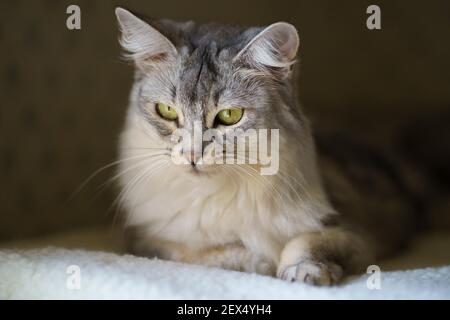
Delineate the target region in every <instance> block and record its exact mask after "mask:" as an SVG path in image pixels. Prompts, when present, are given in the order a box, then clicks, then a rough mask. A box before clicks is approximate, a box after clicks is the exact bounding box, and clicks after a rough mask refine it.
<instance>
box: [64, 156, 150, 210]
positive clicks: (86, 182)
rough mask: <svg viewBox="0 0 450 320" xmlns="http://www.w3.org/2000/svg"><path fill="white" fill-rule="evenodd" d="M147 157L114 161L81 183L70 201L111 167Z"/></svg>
mask: <svg viewBox="0 0 450 320" xmlns="http://www.w3.org/2000/svg"><path fill="white" fill-rule="evenodd" d="M145 157H148V154H144V155H138V156H133V157H129V158H125V159H120V160H116V161H113V162H111V163H109V164H107V165H104V166H103V167H101V168H100V169H97V170H96V171H95V172H94V173H92V174H91V175H90V176H89V177H88V178H87V179H86V180H84V181H83V182H82V183H81V185H80V186H79V187H78V188H77V189H76V190H75V191H74V193H73V194H72V195H71V196H70V197H69V200H68V201H72V200H73V199H74V198H75V197H76V196H77V195H78V194H79V193H80V192H81V191H82V190H83V189H84V188H85V187H86V186H87V185H88V184H89V182H91V180H92V179H94V178H95V177H96V176H97V175H98V174H100V173H102V172H103V171H105V170H107V169H109V168H111V167H114V166H116V165H119V164H121V163H124V162H126V161H131V160H136V159H141V158H145Z"/></svg>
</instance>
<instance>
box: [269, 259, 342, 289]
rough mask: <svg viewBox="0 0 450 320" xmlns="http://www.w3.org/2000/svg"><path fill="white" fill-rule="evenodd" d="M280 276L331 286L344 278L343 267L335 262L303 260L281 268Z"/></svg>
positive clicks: (290, 279) (316, 284)
mask: <svg viewBox="0 0 450 320" xmlns="http://www.w3.org/2000/svg"><path fill="white" fill-rule="evenodd" d="M277 275H278V277H279V278H281V279H283V280H287V281H291V282H293V281H296V282H302V283H306V284H309V285H315V286H331V285H334V284H336V283H338V282H339V281H340V280H341V279H342V275H343V271H342V267H341V266H339V265H337V264H335V263H323V262H320V261H314V260H302V261H300V262H298V263H296V264H293V265H289V266H285V267H282V268H279V271H278V274H277Z"/></svg>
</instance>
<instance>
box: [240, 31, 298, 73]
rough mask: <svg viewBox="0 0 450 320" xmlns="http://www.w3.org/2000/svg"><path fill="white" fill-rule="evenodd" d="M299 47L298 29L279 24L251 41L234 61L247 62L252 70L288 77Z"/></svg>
mask: <svg viewBox="0 0 450 320" xmlns="http://www.w3.org/2000/svg"><path fill="white" fill-rule="evenodd" d="M299 45H300V39H299V36H298V33H297V29H296V28H295V27H294V26H293V25H291V24H289V23H287V22H277V23H274V24H271V25H270V26H268V27H267V28H265V29H264V30H263V31H261V32H260V33H258V34H257V35H256V36H255V37H254V38H253V39H252V40H250V42H249V43H248V44H247V45H246V46H245V47H244V49H242V50H241V51H240V52H239V53H238V54H237V56H236V57H235V58H234V61H245V62H246V63H248V64H249V65H250V67H252V68H255V69H258V70H266V71H267V70H268V71H273V72H275V73H276V74H278V75H281V76H283V77H286V76H287V75H289V73H290V71H291V69H292V65H293V64H294V63H295V58H296V56H297V51H298V47H299Z"/></svg>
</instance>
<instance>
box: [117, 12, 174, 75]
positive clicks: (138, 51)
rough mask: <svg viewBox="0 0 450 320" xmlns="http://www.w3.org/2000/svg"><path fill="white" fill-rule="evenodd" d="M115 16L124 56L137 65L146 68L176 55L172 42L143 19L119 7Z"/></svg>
mask: <svg viewBox="0 0 450 320" xmlns="http://www.w3.org/2000/svg"><path fill="white" fill-rule="evenodd" d="M116 16H117V20H118V22H119V26H120V30H121V32H122V36H121V38H120V44H121V46H122V47H123V49H124V50H125V51H126V53H125V57H126V58H129V59H132V60H133V61H134V62H135V63H136V65H137V66H138V67H141V68H143V69H147V68H149V67H152V66H154V65H156V64H158V63H162V62H165V61H170V60H171V59H173V58H174V57H175V56H176V55H177V49H176V48H175V46H174V45H173V43H172V42H171V41H170V40H169V39H167V38H166V37H165V36H164V35H163V34H162V33H161V32H159V31H158V30H156V29H155V28H154V27H152V26H151V25H149V24H148V23H147V22H145V21H144V20H142V19H140V18H138V17H137V16H135V15H134V14H132V13H131V12H129V11H127V10H125V9H123V8H120V7H119V8H116Z"/></svg>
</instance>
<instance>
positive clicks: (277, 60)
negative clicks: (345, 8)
mask: <svg viewBox="0 0 450 320" xmlns="http://www.w3.org/2000/svg"><path fill="white" fill-rule="evenodd" d="M116 13H117V17H118V20H119V23H120V26H121V29H122V39H121V44H122V46H123V47H124V49H125V50H126V51H127V52H128V54H129V57H130V58H131V59H132V60H133V61H134V63H135V65H136V77H135V84H134V90H133V92H134V93H133V97H132V99H133V101H134V104H133V105H132V107H133V108H134V110H132V112H136V114H137V115H139V117H141V118H142V120H143V121H142V123H144V126H145V127H146V128H145V130H146V131H147V132H149V133H150V134H149V135H148V137H149V140H154V141H152V142H154V143H155V144H157V145H159V146H161V145H164V146H165V147H166V148H167V149H168V150H173V149H174V147H175V146H177V145H179V144H180V140H177V139H176V138H174V137H175V136H177V134H178V133H179V132H180V131H182V132H183V133H184V134H188V135H190V136H191V137H194V134H197V138H198V135H199V134H200V135H201V134H202V133H204V132H205V131H207V130H210V131H212V132H213V133H214V137H213V138H212V139H209V141H208V139H203V140H205V141H203V142H201V146H200V147H199V148H196V145H195V142H193V141H192V143H189V145H186V143H184V146H183V148H184V149H183V153H182V154H181V157H184V158H186V160H187V162H188V163H189V164H190V165H191V166H193V167H194V168H195V169H196V170H200V169H204V167H205V164H206V163H208V161H202V160H204V159H206V158H207V157H208V156H209V157H210V158H211V157H213V156H212V155H211V154H207V151H208V150H210V149H211V148H208V147H211V146H212V144H213V141H216V142H217V141H218V140H221V141H222V142H224V141H225V142H226V143H232V141H230V139H229V136H232V135H231V134H230V133H231V132H233V133H234V134H235V135H239V134H240V133H242V132H247V131H248V130H249V129H256V130H258V129H273V128H280V127H283V126H286V125H287V124H288V123H292V122H295V121H296V120H299V119H298V117H299V115H298V114H297V113H296V112H295V111H293V110H291V108H292V105H291V104H290V101H291V99H292V92H291V91H292V88H291V81H290V77H291V69H292V64H293V63H294V59H295V56H296V52H297V48H298V41H299V40H298V36H297V32H296V30H295V28H294V27H293V26H291V25H289V24H287V23H276V24H273V25H271V26H269V27H267V28H249V29H240V28H234V27H224V26H219V25H212V24H211V25H202V26H197V25H195V24H193V23H175V22H172V21H167V20H162V21H155V22H151V24H150V23H148V22H145V21H144V20H143V19H140V18H138V17H136V16H135V15H133V14H131V13H130V12H128V11H126V10H124V9H117V11H116ZM233 142H234V139H233ZM149 145H150V144H149ZM209 160H211V159H209Z"/></svg>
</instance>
